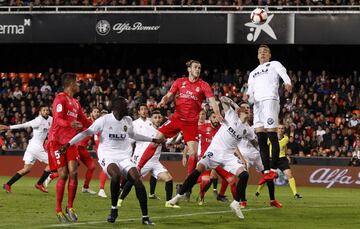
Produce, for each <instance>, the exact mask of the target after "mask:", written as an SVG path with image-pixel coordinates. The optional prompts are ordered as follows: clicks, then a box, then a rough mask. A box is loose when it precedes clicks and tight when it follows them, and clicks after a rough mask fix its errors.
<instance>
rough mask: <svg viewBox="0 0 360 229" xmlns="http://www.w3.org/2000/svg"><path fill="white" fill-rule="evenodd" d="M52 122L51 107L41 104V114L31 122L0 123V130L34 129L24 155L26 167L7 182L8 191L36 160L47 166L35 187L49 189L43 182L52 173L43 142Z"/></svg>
mask: <svg viewBox="0 0 360 229" xmlns="http://www.w3.org/2000/svg"><path fill="white" fill-rule="evenodd" d="M51 122H52V117H51V116H49V107H48V106H47V105H41V106H40V107H39V116H38V117H36V118H35V119H33V120H31V121H29V122H26V123H23V124H18V125H11V126H5V125H0V131H2V130H16V129H24V128H29V127H31V128H32V129H33V137H32V138H31V139H30V141H29V145H28V146H27V148H26V151H25V153H24V157H23V160H24V167H23V168H22V169H21V170H19V171H18V172H17V173H16V174H15V175H14V176H13V177H12V178H11V179H10V180H9V181H8V182H6V184H4V185H3V188H4V189H5V190H6V192H7V193H10V192H11V185H12V184H14V183H15V182H16V181H18V180H19V179H20V178H21V177H23V176H25V175H26V174H28V173H29V172H30V171H31V169H32V167H33V166H34V164H35V162H36V160H39V161H41V162H43V163H45V164H46V167H45V169H44V172H43V174H42V176H41V177H40V179H39V180H38V182H37V183H36V185H35V188H37V189H39V190H40V191H42V192H46V193H47V192H48V190H47V189H46V188H45V187H44V185H43V183H44V181H45V179H46V178H47V177H48V176H49V174H50V168H49V165H48V164H49V160H48V155H47V153H46V151H45V149H44V146H43V144H44V141H45V139H46V137H47V135H48V132H49V128H50V126H51Z"/></svg>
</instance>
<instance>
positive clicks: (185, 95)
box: [179, 91, 199, 100]
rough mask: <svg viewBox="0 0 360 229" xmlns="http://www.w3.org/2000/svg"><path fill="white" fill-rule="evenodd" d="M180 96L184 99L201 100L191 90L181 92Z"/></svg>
mask: <svg viewBox="0 0 360 229" xmlns="http://www.w3.org/2000/svg"><path fill="white" fill-rule="evenodd" d="M179 97H180V98H184V99H192V100H199V99H198V97H197V96H195V95H193V93H192V92H191V91H186V92H185V93H181V92H180V94H179Z"/></svg>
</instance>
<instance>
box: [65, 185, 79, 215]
mask: <svg viewBox="0 0 360 229" xmlns="http://www.w3.org/2000/svg"><path fill="white" fill-rule="evenodd" d="M77 185H78V181H77V179H76V180H75V179H71V178H70V179H69V183H68V205H67V207H68V208H73V203H74V199H75V196H76V189H77Z"/></svg>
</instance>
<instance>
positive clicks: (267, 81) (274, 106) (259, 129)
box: [244, 45, 292, 185]
mask: <svg viewBox="0 0 360 229" xmlns="http://www.w3.org/2000/svg"><path fill="white" fill-rule="evenodd" d="M257 57H258V59H259V63H260V64H259V66H258V67H257V68H256V69H255V70H253V71H252V72H251V73H250V75H249V80H248V91H247V93H246V94H247V95H245V96H244V99H245V100H249V102H250V103H254V128H255V132H256V135H257V137H258V141H259V146H260V155H261V160H262V162H263V165H264V173H263V179H261V180H260V182H259V185H261V184H263V183H265V182H266V181H267V180H273V179H274V178H276V177H277V173H276V169H277V163H278V160H279V152H280V146H279V140H278V137H277V127H278V122H279V111H280V104H279V91H278V89H279V78H281V79H283V81H284V83H285V89H286V90H288V91H291V88H292V86H291V80H290V78H289V76H288V75H287V73H286V69H285V68H284V66H283V65H282V64H281V63H280V62H278V61H270V58H271V51H270V48H269V47H268V46H267V45H260V47H259V49H258V55H257ZM279 76H280V77H279ZM268 139H269V141H270V142H271V145H272V150H271V153H272V161H271V165H270V152H269V146H268V144H267V142H268ZM270 168H271V170H270Z"/></svg>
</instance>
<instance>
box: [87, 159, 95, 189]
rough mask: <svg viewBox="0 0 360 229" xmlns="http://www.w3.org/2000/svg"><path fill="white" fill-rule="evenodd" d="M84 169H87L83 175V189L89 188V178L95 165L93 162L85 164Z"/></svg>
mask: <svg viewBox="0 0 360 229" xmlns="http://www.w3.org/2000/svg"><path fill="white" fill-rule="evenodd" d="M86 167H87V168H88V169H87V171H86V174H85V181H84V188H89V184H90V181H91V178H92V176H93V174H94V171H95V164H94V162H93V161H91V162H89V163H86Z"/></svg>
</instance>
